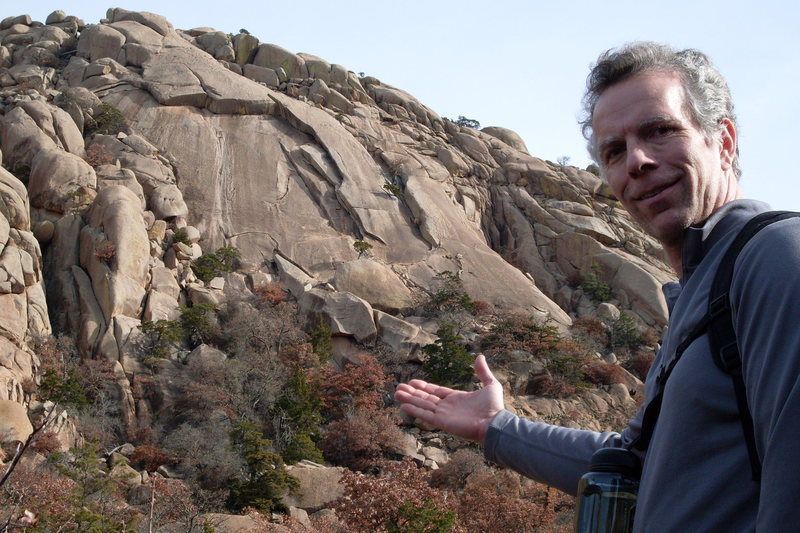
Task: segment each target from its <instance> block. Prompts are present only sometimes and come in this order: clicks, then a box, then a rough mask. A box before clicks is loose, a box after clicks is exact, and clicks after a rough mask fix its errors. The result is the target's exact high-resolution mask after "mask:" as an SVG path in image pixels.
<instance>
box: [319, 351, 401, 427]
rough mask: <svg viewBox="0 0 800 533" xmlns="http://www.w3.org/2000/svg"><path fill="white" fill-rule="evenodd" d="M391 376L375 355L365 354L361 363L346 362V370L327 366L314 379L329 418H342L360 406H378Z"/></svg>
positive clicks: (366, 407) (368, 407) (360, 360)
mask: <svg viewBox="0 0 800 533" xmlns="http://www.w3.org/2000/svg"><path fill="white" fill-rule="evenodd" d="M388 381H389V377H388V376H387V375H386V373H385V372H384V370H383V367H382V366H381V364H380V363H379V362H378V360H377V359H376V358H375V356H373V355H370V354H367V353H364V354H362V355H361V356H360V358H359V362H358V364H357V365H356V364H352V363H345V365H344V368H343V369H342V370H337V369H336V367H334V366H332V365H328V366H325V367H324V368H323V369H322V371H321V372H320V373H319V375H318V377H317V379H314V380H312V382H314V385H315V386H316V387H317V390H319V393H320V399H321V400H322V408H323V411H324V414H325V415H326V416H327V418H328V419H329V420H330V419H338V418H342V417H344V416H345V415H346V414H347V413H349V412H353V411H355V410H357V409H376V408H378V407H380V406H381V404H382V399H381V395H382V393H383V392H384V389H385V388H386V385H387V383H388Z"/></svg>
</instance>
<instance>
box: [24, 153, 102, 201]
mask: <svg viewBox="0 0 800 533" xmlns="http://www.w3.org/2000/svg"><path fill="white" fill-rule="evenodd" d="M87 187H88V188H92V189H94V188H95V187H97V176H96V174H95V171H94V169H93V168H92V167H91V166H89V164H88V163H86V161H84V160H83V159H81V158H80V157H78V156H76V155H73V154H70V153H68V152H65V151H63V150H60V149H57V148H51V149H46V150H41V151H40V152H39V153H38V154H37V155H36V157H35V158H34V159H33V161H32V163H31V175H30V181H29V184H28V194H29V195H30V199H31V204H32V205H33V206H34V207H41V208H44V209H48V210H50V211H56V212H58V213H63V212H65V211H66V210H67V207H68V205H70V203H73V202H74V201H75V198H74V195H76V194H77V193H78V191H80V190H81V188H87Z"/></svg>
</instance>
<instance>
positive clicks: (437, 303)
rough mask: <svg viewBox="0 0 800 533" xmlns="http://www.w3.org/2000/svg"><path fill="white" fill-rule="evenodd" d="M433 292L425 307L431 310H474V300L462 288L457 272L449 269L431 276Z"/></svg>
mask: <svg viewBox="0 0 800 533" xmlns="http://www.w3.org/2000/svg"><path fill="white" fill-rule="evenodd" d="M433 286H434V292H433V294H431V299H430V302H429V303H428V305H427V307H428V310H429V311H431V312H439V313H441V312H443V311H460V310H464V311H467V312H469V313H474V312H475V309H476V307H475V302H474V301H473V300H472V298H470V297H469V295H468V294H467V291H466V290H464V284H463V282H462V281H461V278H460V277H459V276H458V274H454V273H452V272H450V271H449V270H445V271H443V272H439V273H438V274H436V276H435V277H434V278H433Z"/></svg>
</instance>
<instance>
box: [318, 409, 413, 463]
mask: <svg viewBox="0 0 800 533" xmlns="http://www.w3.org/2000/svg"><path fill="white" fill-rule="evenodd" d="M402 438H403V432H402V431H401V430H400V428H398V427H397V424H396V423H395V422H394V421H393V420H392V418H391V417H390V416H389V413H388V412H386V411H385V410H380V409H375V408H361V409H359V410H357V411H356V412H355V413H353V414H351V415H349V416H347V417H346V418H344V419H340V420H336V421H334V422H331V423H330V424H329V425H328V426H327V427H326V428H325V433H324V437H323V439H322V441H321V442H320V444H319V447H320V449H322V453H323V454H324V455H325V458H326V459H328V460H329V461H331V462H332V463H334V464H338V465H342V466H346V467H348V468H351V469H353V470H362V471H367V470H370V469H373V468H374V467H375V466H376V465H377V464H379V463H380V461H381V460H382V459H383V456H384V454H385V453H387V452H388V451H389V450H391V449H392V448H393V446H394V445H395V444H396V443H397V442H399V441H400V440H401V439H402Z"/></svg>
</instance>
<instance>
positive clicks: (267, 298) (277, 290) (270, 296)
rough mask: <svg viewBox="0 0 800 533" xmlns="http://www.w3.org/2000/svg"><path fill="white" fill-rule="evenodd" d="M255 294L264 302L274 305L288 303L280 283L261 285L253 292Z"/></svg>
mask: <svg viewBox="0 0 800 533" xmlns="http://www.w3.org/2000/svg"><path fill="white" fill-rule="evenodd" d="M253 293H255V295H256V296H258V298H259V299H260V300H261V301H262V302H266V303H269V304H272V305H278V304H280V303H283V302H285V301H286V291H285V290H284V288H283V285H282V284H280V283H266V284H264V285H259V286H258V287H256V288H255V289H254V290H253Z"/></svg>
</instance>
